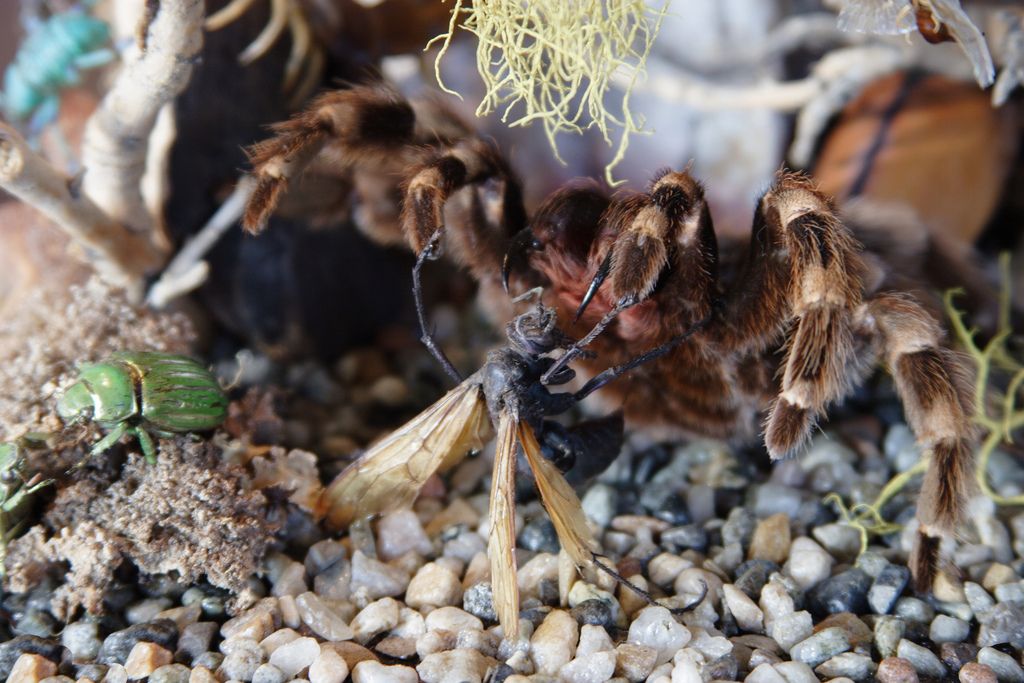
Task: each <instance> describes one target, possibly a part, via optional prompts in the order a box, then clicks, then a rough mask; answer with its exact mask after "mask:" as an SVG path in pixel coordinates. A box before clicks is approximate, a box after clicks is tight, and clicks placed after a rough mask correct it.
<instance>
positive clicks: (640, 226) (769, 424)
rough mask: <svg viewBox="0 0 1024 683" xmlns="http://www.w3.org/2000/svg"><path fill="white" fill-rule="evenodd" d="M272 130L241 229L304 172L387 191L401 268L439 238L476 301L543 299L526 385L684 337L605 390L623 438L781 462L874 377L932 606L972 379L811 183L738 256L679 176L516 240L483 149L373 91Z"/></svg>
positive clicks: (507, 193)
mask: <svg viewBox="0 0 1024 683" xmlns="http://www.w3.org/2000/svg"><path fill="white" fill-rule="evenodd" d="M274 132H275V136H274V137H273V138H271V139H269V140H267V141H265V142H263V143H260V144H258V145H256V146H255V147H254V148H253V149H252V150H251V154H250V157H251V160H252V163H253V167H254V172H255V176H256V178H257V181H258V182H257V189H256V191H255V193H254V194H253V196H252V199H251V200H250V202H249V206H248V209H247V212H246V215H245V218H244V224H245V226H246V227H247V228H248V229H249V230H252V231H255V230H258V229H259V228H260V227H261V226H262V225H263V224H264V223H265V221H266V219H267V217H268V216H269V215H270V213H271V212H272V211H273V210H274V208H275V207H276V206H277V204H278V202H279V201H280V199H281V197H282V195H283V191H284V189H285V188H286V187H287V185H288V183H289V181H290V180H292V179H294V178H296V177H297V175H298V174H299V173H300V172H301V171H302V170H303V169H304V168H306V167H307V166H308V165H310V164H311V162H313V161H314V159H315V158H317V157H318V155H319V156H320V157H326V156H330V157H331V159H333V160H337V162H340V163H342V164H344V165H345V166H346V167H347V168H357V167H358V168H361V169H368V170H369V171H371V172H372V173H374V174H378V177H379V176H380V174H384V175H387V174H392V176H393V177H394V178H395V180H394V181H393V182H394V186H393V187H394V189H395V191H399V188H400V191H401V193H402V200H401V215H400V220H399V221H398V224H400V226H401V231H402V233H403V234H404V237H405V239H406V240H407V242H408V243H409V244H410V245H411V247H412V248H413V250H414V251H416V252H417V253H418V254H419V253H421V252H422V251H423V250H424V249H425V248H426V247H427V245H428V244H429V243H430V239H431V238H432V237H433V236H434V235H435V233H436V232H437V231H438V230H440V229H444V230H445V233H446V238H447V244H448V246H449V247H451V248H452V249H451V250H452V251H454V252H455V256H456V258H457V259H458V260H460V261H462V262H463V263H464V264H466V265H467V266H468V267H469V268H470V270H471V271H472V273H473V274H474V275H475V276H476V277H477V279H478V280H480V281H481V284H483V285H486V286H491V285H494V284H495V283H498V284H500V283H501V282H502V281H504V284H505V285H506V286H508V285H510V284H511V285H512V286H513V287H520V286H531V287H532V286H536V285H538V284H542V285H544V287H545V292H546V294H545V296H546V298H547V303H548V304H549V305H551V306H553V307H554V308H555V309H556V311H557V314H558V316H559V317H560V318H561V319H564V320H575V321H576V322H575V325H574V326H573V327H571V328H569V329H568V330H567V331H568V332H569V333H570V334H571V335H573V336H575V337H577V338H579V339H580V341H579V342H577V343H576V344H574V345H572V346H570V347H569V348H568V349H567V350H566V351H565V352H564V354H563V356H562V357H561V358H560V360H559V361H558V362H557V363H555V364H554V365H553V366H552V368H551V370H549V371H548V372H547V373H545V377H543V378H542V380H541V381H542V382H545V381H549V380H550V379H551V378H552V377H553V376H557V373H558V372H559V371H560V370H561V369H562V368H564V367H565V366H566V364H567V363H569V362H570V361H578V367H580V368H582V370H583V372H584V374H586V373H589V374H591V375H596V374H598V373H600V372H602V371H603V370H605V369H607V368H609V367H613V366H617V365H621V364H622V363H624V362H626V361H628V360H629V359H631V358H633V357H635V356H637V355H638V354H640V353H641V352H643V351H644V350H646V349H650V348H653V347H657V346H659V345H661V344H664V343H665V342H666V341H668V340H669V339H671V338H673V337H675V336H677V335H679V334H681V333H683V332H685V331H687V330H690V329H694V330H695V333H694V334H693V336H692V338H691V339H690V340H689V341H688V343H686V344H684V345H681V346H679V347H678V348H676V349H675V350H673V351H672V352H671V353H668V354H666V355H664V356H662V357H660V358H658V359H656V360H654V361H652V362H650V363H648V364H646V365H644V366H642V367H640V368H638V369H637V370H636V371H635V372H634V373H633V374H632V376H631V380H630V381H629V382H621V383H618V384H613V385H610V386H609V387H607V388H605V389H603V390H602V392H603V394H604V396H605V398H606V400H609V401H616V402H618V403H620V404H621V405H622V407H623V409H624V411H625V415H626V419H627V421H628V422H629V423H630V424H632V425H634V426H638V425H643V426H662V427H664V426H669V427H672V428H675V429H679V430H682V431H685V432H690V433H696V434H704V435H709V436H716V437H727V438H734V437H737V436H744V437H752V436H754V435H755V434H756V433H757V428H758V419H759V416H760V415H762V414H763V415H766V418H765V421H764V430H763V434H764V442H765V445H766V446H767V449H768V452H769V454H770V455H771V457H772V458H773V459H778V458H781V457H784V456H786V455H789V454H792V453H794V452H796V451H798V450H799V448H800V447H801V445H802V444H804V442H805V441H806V440H807V439H808V436H809V434H810V433H811V431H812V429H813V428H814V426H815V424H816V421H817V420H818V418H819V417H820V416H821V415H822V414H823V413H824V412H825V410H826V409H827V408H828V406H829V405H830V404H832V403H834V402H836V401H839V400H841V399H842V398H843V397H844V396H846V395H847V394H849V393H850V392H851V390H852V389H853V388H854V387H855V386H856V385H857V384H858V383H859V382H860V381H862V379H863V378H864V377H865V375H866V373H867V371H868V370H869V369H870V368H871V367H872V366H873V365H874V364H875V361H876V360H877V359H882V360H884V362H885V364H886V365H887V367H888V369H889V371H890V372H891V373H892V375H893V377H894V378H895V383H896V388H897V391H898V393H899V395H900V397H901V400H902V401H903V404H904V407H905V412H906V417H907V419H908V421H909V423H910V426H911V428H912V429H913V431H914V433H915V435H916V437H917V439H918V441H919V442H920V444H921V446H922V447H924V448H925V450H926V451H928V452H930V453H931V465H930V467H929V470H928V474H927V475H926V478H925V481H924V485H923V489H922V492H921V498H920V501H919V504H918V512H917V515H918V520H919V524H920V526H919V532H918V538H917V543H916V548H915V550H914V553H913V556H912V558H911V570H912V571H913V573H914V576H915V579H916V585H917V588H918V589H919V590H921V591H927V590H928V589H929V588H930V586H931V583H932V578H933V576H934V573H935V570H936V567H937V563H938V559H939V545H940V541H941V539H942V537H944V536H947V535H949V534H951V533H953V531H954V530H955V528H956V527H957V525H958V523H959V522H960V521H961V519H962V517H963V509H964V503H965V500H966V498H967V495H968V493H969V486H970V481H971V477H970V471H971V460H972V452H973V449H972V446H973V441H974V433H973V429H972V423H971V420H970V417H969V416H970V414H971V411H972V405H971V404H972V399H971V392H970V380H969V378H968V377H967V376H966V373H965V370H964V368H963V366H962V365H961V362H960V361H959V360H958V358H957V356H956V355H955V354H954V353H953V352H951V351H950V350H948V349H946V348H945V347H944V346H943V345H942V331H941V329H940V327H939V325H938V323H937V322H936V321H935V320H934V319H933V317H932V316H931V315H930V314H929V313H928V312H927V310H926V309H925V308H924V307H923V306H922V305H921V304H920V303H918V302H917V301H916V300H915V299H914V298H913V297H912V296H910V295H908V294H906V293H896V292H884V291H882V290H883V289H884V285H885V277H884V274H879V273H878V272H877V268H876V267H875V266H874V265H873V264H874V263H875V261H874V260H872V259H870V258H865V254H864V253H863V251H862V247H861V246H860V244H859V243H858V241H857V240H856V239H855V238H854V236H853V234H852V233H851V230H850V229H849V228H848V227H847V226H845V225H844V224H843V222H842V221H841V220H840V219H839V217H838V215H837V211H836V208H835V206H834V205H833V203H832V201H831V200H830V199H829V198H828V197H826V196H825V195H823V194H822V193H821V192H820V191H818V190H817V189H816V187H815V185H814V183H813V182H812V181H811V180H810V179H809V178H807V177H805V176H802V175H798V174H793V173H780V174H779V175H778V177H777V178H776V180H775V182H774V183H773V185H772V186H771V187H770V188H769V190H768V191H767V192H765V193H764V195H763V196H762V197H761V199H760V200H759V202H758V204H757V208H756V213H755V218H754V224H753V230H752V234H751V236H750V238H749V241H747V243H746V244H743V243H738V242H723V243H722V244H721V245H720V244H719V243H718V241H717V238H716V235H715V231H714V228H713V225H712V218H711V215H710V212H709V210H708V206H707V203H706V202H705V200H704V192H703V188H702V186H701V185H700V183H699V182H697V181H696V180H694V179H693V178H692V177H691V176H690V175H689V173H688V172H686V171H683V172H675V171H662V172H659V173H658V174H656V175H655V176H654V178H653V180H652V181H651V183H650V186H649V188H648V190H647V191H646V192H639V193H623V194H620V195H616V196H614V197H609V196H608V195H607V194H606V193H605V192H604V191H602V190H601V189H600V188H599V187H597V186H596V185H594V184H579V185H573V186H569V187H565V188H562V189H560V190H558V191H556V192H555V193H554V194H553V195H552V196H551V197H549V198H548V199H547V200H546V201H545V202H544V203H543V205H542V206H541V207H540V208H539V209H538V211H537V212H536V215H534V216H533V218H532V219H531V220H529V221H528V222H527V219H526V215H525V210H524V209H523V204H522V200H521V194H520V189H519V184H518V181H517V180H516V179H515V177H514V176H513V175H512V173H511V170H510V169H509V167H508V165H507V164H506V163H505V162H504V161H503V160H502V158H501V156H500V155H499V154H498V153H497V151H496V150H495V149H494V148H493V147H492V146H491V145H489V144H487V143H484V142H482V141H480V140H477V139H472V138H464V139H461V140H459V139H456V140H454V141H452V140H438V139H437V138H435V144H432V145H430V144H424V143H425V142H429V135H428V134H425V132H424V128H423V126H422V122H420V123H419V124H418V123H417V118H416V116H415V114H414V113H413V109H412V107H411V106H410V105H409V104H408V103H407V102H405V101H404V100H403V99H402V98H401V97H399V96H398V95H396V94H395V93H393V92H391V91H390V90H388V89H386V88H382V87H361V88H353V89H350V90H342V91H336V92H330V93H327V94H324V95H321V96H320V97H318V98H317V99H316V100H314V101H313V102H312V104H311V105H310V106H309V107H308V108H307V109H306V110H305V111H304V112H302V113H300V114H298V115H297V116H296V117H294V118H293V119H291V120H290V121H287V122H284V123H280V124H277V125H276V126H275V128H274ZM399 179H400V180H399ZM464 188H465V192H460V191H461V190H463V189H464ZM467 195H468V197H467ZM456 196H460V197H461V198H462V199H461V200H460V201H459V202H449V200H450V199H453V198H455V197H456ZM588 330H589V332H588ZM588 347H589V348H588ZM591 351H594V352H596V353H591Z"/></svg>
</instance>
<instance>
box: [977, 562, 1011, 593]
mask: <svg viewBox="0 0 1024 683" xmlns="http://www.w3.org/2000/svg"><path fill="white" fill-rule="evenodd" d="M1019 580H1020V577H1019V576H1017V573H1016V572H1015V571H1013V567H1008V566H1007V565H1005V564H1002V563H1001V562H993V563H992V566H990V567H989V568H988V571H986V572H985V578H983V579H982V580H981V585H982V586H984V587H985V590H987V591H988V592H989V593H994V592H995V590H996V586H1001V585H1003V584H1004V583H1010V582H1011V581H1019Z"/></svg>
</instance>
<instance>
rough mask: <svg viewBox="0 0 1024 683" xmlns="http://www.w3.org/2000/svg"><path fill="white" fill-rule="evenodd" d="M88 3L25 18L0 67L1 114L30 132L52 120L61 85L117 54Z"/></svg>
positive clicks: (68, 83) (35, 132) (77, 80)
mask: <svg viewBox="0 0 1024 683" xmlns="http://www.w3.org/2000/svg"><path fill="white" fill-rule="evenodd" d="M89 4H92V3H83V5H82V6H80V7H77V8H75V9H71V10H68V11H66V12H58V13H55V14H52V15H50V16H49V17H47V18H46V19H38V18H35V19H31V20H28V21H26V29H27V35H26V36H25V40H24V41H22V43H21V46H20V47H19V48H18V53H17V55H15V57H14V60H13V61H12V62H11V65H10V66H8V67H7V70H6V71H4V90H3V97H2V104H3V111H4V116H5V118H7V120H8V121H10V122H12V123H16V124H21V125H27V128H28V131H29V133H30V134H37V133H39V132H40V131H41V130H42V129H43V127H44V126H46V125H47V124H48V123H51V122H52V121H54V120H55V119H56V118H57V110H58V109H59V108H60V91H61V89H62V88H64V87H67V86H70V85H76V84H77V83H78V82H79V81H80V80H81V74H80V72H81V71H83V70H85V69H91V68H95V67H97V66H101V65H103V64H106V63H107V62H109V61H111V60H113V59H114V58H115V56H116V55H115V53H114V51H113V50H112V49H110V47H109V43H110V27H109V26H107V24H106V22H104V21H102V20H100V19H97V18H96V17H93V16H92V15H90V14H89V13H88V12H87V11H86V10H85V8H86V7H87V6H88V5H89Z"/></svg>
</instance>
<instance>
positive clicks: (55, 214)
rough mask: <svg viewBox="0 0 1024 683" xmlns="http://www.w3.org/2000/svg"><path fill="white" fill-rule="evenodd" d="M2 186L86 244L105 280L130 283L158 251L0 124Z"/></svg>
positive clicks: (130, 285) (157, 257) (136, 282)
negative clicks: (101, 207)
mask: <svg viewBox="0 0 1024 683" xmlns="http://www.w3.org/2000/svg"><path fill="white" fill-rule="evenodd" d="M0 187H2V188H3V189H4V190H6V191H8V192H10V193H11V194H12V195H14V196H15V197H17V198H19V199H21V200H22V201H23V202H25V203H26V204H28V205H30V206H32V207H34V208H35V209H37V210H38V211H40V212H41V213H43V214H44V215H45V216H46V217H47V218H49V219H50V220H52V221H53V222H54V223H55V224H56V225H57V226H58V227H60V228H61V229H62V230H63V231H64V232H66V233H67V234H68V235H69V236H70V237H71V238H72V239H73V240H74V241H75V242H77V243H78V244H81V245H82V246H83V247H84V248H85V252H86V256H87V258H88V260H89V262H90V263H91V264H92V266H93V267H94V268H95V269H96V271H97V272H98V273H99V274H100V275H101V276H102V277H103V278H104V279H105V280H107V281H108V282H110V283H112V284H115V285H118V286H121V287H125V288H126V289H133V288H135V287H137V286H138V285H139V283H140V282H141V281H142V278H143V276H144V275H145V274H146V272H147V271H149V270H151V269H153V268H154V267H155V266H157V265H158V264H159V263H160V260H161V258H162V256H161V254H160V253H159V252H158V251H157V250H156V249H155V247H154V246H153V244H152V243H151V242H150V241H149V240H148V238H147V236H145V235H141V234H137V233H133V232H131V231H129V230H126V229H125V228H124V227H123V226H122V225H120V224H118V223H117V222H116V221H113V220H111V219H110V217H109V216H107V215H106V214H105V213H104V212H103V211H102V210H101V209H100V208H99V207H97V206H96V204H94V203H93V202H92V201H91V200H90V199H89V198H88V197H87V196H85V195H83V194H82V192H81V191H80V190H79V189H78V188H76V187H75V184H74V183H72V182H71V180H69V179H68V178H66V177H64V175H62V174H61V173H60V172H59V171H57V170H56V169H55V168H54V167H53V166H51V165H50V163H49V162H47V161H46V160H45V159H43V158H42V157H40V156H39V155H38V154H36V153H35V152H33V151H32V150H31V149H29V147H28V145H27V144H26V143H25V140H24V139H22V137H21V136H20V135H19V134H18V133H17V132H16V131H15V130H14V129H13V128H11V127H9V126H7V125H4V124H0Z"/></svg>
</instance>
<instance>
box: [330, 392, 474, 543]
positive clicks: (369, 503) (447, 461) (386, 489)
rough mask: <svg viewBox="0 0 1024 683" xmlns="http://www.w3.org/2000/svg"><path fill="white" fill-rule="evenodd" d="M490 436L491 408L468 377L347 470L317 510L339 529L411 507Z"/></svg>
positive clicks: (332, 483)
mask: <svg viewBox="0 0 1024 683" xmlns="http://www.w3.org/2000/svg"><path fill="white" fill-rule="evenodd" d="M489 434H490V419H489V417H488V413H487V403H486V401H484V397H483V391H482V390H481V388H480V383H479V381H477V379H476V378H475V377H470V378H469V379H467V380H466V381H465V382H463V383H462V384H460V385H459V386H457V387H455V388H454V389H452V390H451V391H449V392H448V393H447V394H445V395H444V397H442V398H441V400H439V401H438V402H437V403H435V404H434V405H432V406H430V407H429V408H427V409H426V410H424V411H423V412H422V413H420V414H419V415H417V416H416V417H414V418H413V419H412V420H410V421H409V422H408V423H406V424H405V425H403V426H402V427H400V428H399V429H397V430H396V431H395V432H393V433H392V434H391V435H389V436H388V437H386V438H384V439H383V440H381V441H380V442H378V443H377V444H375V445H374V446H372V447H371V448H370V449H369V450H368V451H366V453H364V454H363V455H362V456H361V457H360V458H359V459H358V460H356V461H355V462H353V463H352V464H351V465H349V466H348V467H346V468H345V470H344V471H343V472H342V473H341V474H339V475H338V476H337V477H336V478H335V480H334V481H333V482H331V485H330V486H328V487H327V489H326V490H325V491H324V493H323V496H322V497H321V499H320V505H319V511H320V513H321V514H322V515H324V516H326V517H327V520H328V522H329V523H330V524H331V525H332V526H333V527H335V528H339V527H342V526H345V525H347V524H349V523H350V522H351V521H352V520H353V519H356V518H357V517H363V516H366V515H371V514H376V513H380V512H391V511H393V510H397V509H400V508H403V507H409V506H410V505H412V503H413V501H414V500H416V495H417V494H418V493H419V490H420V488H421V487H422V486H423V484H424V483H426V481H427V479H429V478H430V475H432V474H433V473H434V472H436V471H437V470H439V469H442V468H444V467H448V466H451V465H453V464H454V463H455V462H456V461H457V460H458V459H459V458H461V457H463V456H464V455H465V454H466V453H468V452H469V451H470V450H473V449H478V448H481V447H482V446H483V444H484V443H485V442H486V439H487V437H488V436H489Z"/></svg>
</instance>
